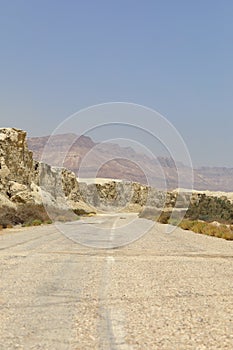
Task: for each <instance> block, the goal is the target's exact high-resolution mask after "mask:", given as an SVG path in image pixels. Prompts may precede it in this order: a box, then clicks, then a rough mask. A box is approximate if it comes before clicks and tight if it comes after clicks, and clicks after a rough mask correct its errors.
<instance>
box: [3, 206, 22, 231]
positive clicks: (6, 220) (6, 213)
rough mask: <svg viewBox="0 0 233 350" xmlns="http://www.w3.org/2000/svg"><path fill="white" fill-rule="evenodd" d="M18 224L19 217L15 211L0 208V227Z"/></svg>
mask: <svg viewBox="0 0 233 350" xmlns="http://www.w3.org/2000/svg"><path fill="white" fill-rule="evenodd" d="M20 223H21V222H20V217H19V216H18V213H17V211H16V209H14V208H13V207H12V208H9V207H5V206H3V207H1V208H0V225H1V226H2V227H3V228H7V226H8V225H17V224H20Z"/></svg>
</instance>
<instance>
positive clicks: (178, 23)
mask: <svg viewBox="0 0 233 350" xmlns="http://www.w3.org/2000/svg"><path fill="white" fill-rule="evenodd" d="M232 19H233V1H232V0H221V1H220V0H218V1H217V0H195V1H193V0H183V1H181V0H170V1H167V0H161V1H157V0H154V1H152V0H151V1H150V0H132V1H130V0H115V1H113V0H106V1H102V0H92V1H89V0H82V1H81V0H76V1H72V0H66V1H65V0H46V1H45V0H37V1H35V0H30V1H29V0H24V1H23V0H5V1H2V0H0V45H1V46H0V49H1V52H0V121H1V123H0V125H1V127H5V126H12V127H13V126H15V127H18V128H22V129H25V130H27V131H28V133H29V135H30V136H39V135H45V134H49V133H50V132H52V131H53V129H54V128H56V126H57V125H58V124H59V123H60V122H62V120H64V119H65V118H66V117H67V116H69V115H70V114H72V113H74V112H76V111H78V110H79V109H81V108H84V107H88V106H91V105H93V104H98V103H102V102H109V101H125V102H134V103H138V104H142V105H146V106H148V107H151V108H153V109H155V110H157V111H158V112H160V113H161V114H162V115H164V116H165V117H166V118H167V119H168V120H169V121H170V122H172V123H173V124H174V126H175V127H176V128H177V129H178V130H179V132H180V133H181V134H182V136H183V138H184V140H185V142H186V143H187V146H188V148H189V151H190V154H191V156H192V159H193V163H194V165H219V166H231V167H233V157H232V150H233V113H232V111H233V20H232Z"/></svg>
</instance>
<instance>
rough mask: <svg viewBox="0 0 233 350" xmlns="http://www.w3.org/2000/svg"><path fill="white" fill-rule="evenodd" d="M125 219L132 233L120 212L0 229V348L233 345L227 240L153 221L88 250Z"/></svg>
mask: <svg viewBox="0 0 233 350" xmlns="http://www.w3.org/2000/svg"><path fill="white" fill-rule="evenodd" d="M132 218H133V219H134V226H133V228H132V229H131V228H129V229H128V234H129V235H131V239H133V237H134V232H136V229H135V227H140V229H141V230H143V227H144V226H145V228H146V227H147V223H146V221H145V220H144V219H137V218H136V217H135V216H134V217H133V216H132V215H128V214H120V215H109V216H108V215H106V216H101V217H94V218H86V219H84V220H81V221H79V222H77V223H72V224H67V230H66V232H73V233H72V235H73V236H72V237H67V236H66V235H64V234H62V233H61V232H60V231H59V230H58V228H57V227H56V226H55V225H47V226H41V227H35V228H24V229H18V230H16V229H10V230H7V231H4V233H1V234H0V271H1V283H0V312H1V316H0V349H1V350H11V349H26V350H27V349H43V350H47V349H49V350H51V349H52V350H63V349H64V350H65V349H67V350H88V349H92V350H93V349H100V350H102V349H103V350H107V349H112V350H126V349H130V350H133V349H135V350H139V349H140V350H147V349H148V350H153V349H158V350H170V349H171V350H174V349H177V350H189V349H193V350H194V349H195V350H202V349H208V350H209V349H231V350H232V349H233V242H229V241H225V240H221V239H218V238H213V237H208V236H203V235H199V234H195V233H192V232H187V231H183V230H181V229H176V231H175V232H173V233H171V234H167V233H166V228H167V226H166V225H161V224H155V226H154V227H153V228H151V229H150V230H149V232H148V233H146V234H145V235H144V236H143V237H141V238H140V239H138V240H137V241H135V242H133V243H131V244H128V245H125V246H123V247H119V248H117V247H115V248H114V249H105V248H102V249H96V248H94V246H95V245H96V246H98V239H100V240H101V235H100V234H99V233H100V232H103V228H109V229H110V230H109V232H110V233H109V234H110V236H111V237H110V238H109V240H110V243H111V242H113V241H114V240H115V242H118V238H117V237H118V235H119V233H117V232H119V229H118V231H117V228H118V227H119V226H120V225H122V223H123V222H124V225H125V224H127V223H128V222H130V221H131V220H132ZM135 223H136V226H135ZM124 225H123V226H122V229H121V230H123V231H124V232H125V234H127V230H126V229H125V227H126V226H124ZM88 227H89V228H90V227H94V230H93V232H92V233H91V234H89V236H88V239H87V241H86V243H87V245H85V246H84V245H81V244H78V243H77V242H76V241H77V240H78V239H81V240H82V239H83V237H85V235H88V229H87V228H88ZM63 229H64V227H63ZM121 230H120V231H121ZM130 230H131V231H132V232H130ZM134 230H135V231H134ZM123 231H122V232H123ZM74 232H78V236H77V237H76V238H75V237H74ZM105 232H106V231H105ZM116 236H117V237H116ZM104 242H105V243H106V237H105V241H104ZM102 243H103V242H102ZM88 245H89V246H88ZM100 245H101V244H100Z"/></svg>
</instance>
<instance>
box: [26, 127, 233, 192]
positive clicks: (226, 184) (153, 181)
mask: <svg viewBox="0 0 233 350" xmlns="http://www.w3.org/2000/svg"><path fill="white" fill-rule="evenodd" d="M28 146H29V149H30V150H32V151H33V154H34V159H36V160H43V162H46V163H48V164H50V165H54V166H64V167H66V168H68V169H70V170H72V171H73V172H74V173H75V174H76V175H77V176H79V177H81V178H82V177H83V178H88V177H91V178H94V177H100V178H115V179H124V180H129V181H134V182H140V183H143V184H148V183H149V184H150V185H151V186H154V187H157V188H164V187H167V188H168V189H174V188H177V187H184V188H186V187H187V186H189V181H187V178H188V177H189V176H190V171H189V169H188V168H187V167H185V166H184V165H183V166H180V169H181V171H180V176H181V181H180V182H179V184H178V181H177V169H176V167H175V163H174V161H173V160H172V159H171V158H164V157H158V158H156V159H152V158H151V157H149V156H148V155H146V154H141V153H138V152H136V151H135V150H134V149H132V148H130V147H121V146H120V145H118V144H113V143H101V144H100V143H95V142H94V141H93V140H92V139H91V138H90V137H87V136H80V137H77V135H75V134H62V135H55V136H52V137H49V136H45V137H32V138H29V139H28ZM194 188H195V189H197V190H211V191H228V192H230V191H233V169H229V168H221V167H215V168H211V167H202V168H197V169H194Z"/></svg>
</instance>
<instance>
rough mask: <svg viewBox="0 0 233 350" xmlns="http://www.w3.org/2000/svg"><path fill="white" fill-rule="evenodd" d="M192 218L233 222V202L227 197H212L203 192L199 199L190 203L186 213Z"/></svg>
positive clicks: (187, 216)
mask: <svg viewBox="0 0 233 350" xmlns="http://www.w3.org/2000/svg"><path fill="white" fill-rule="evenodd" d="M185 217H186V218H187V219H190V220H204V221H207V222H212V221H218V222H222V223H228V224H231V223H233V204H232V203H231V202H230V201H229V200H228V199H227V198H219V197H211V196H209V197H208V196H206V195H205V194H201V195H200V196H199V198H198V200H195V201H192V202H191V203H190V206H189V209H188V210H187V213H186V215H185Z"/></svg>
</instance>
